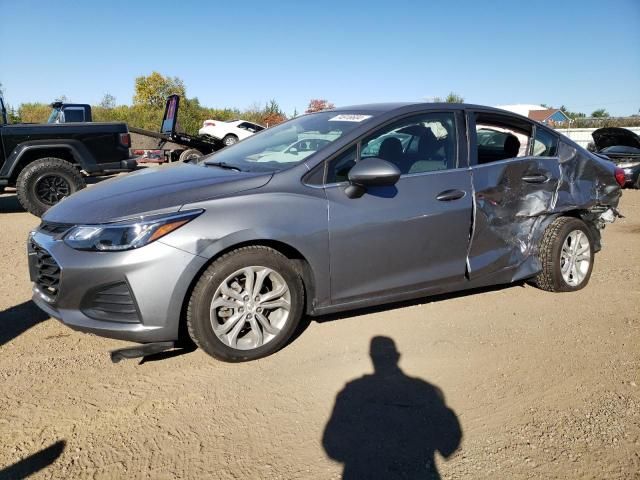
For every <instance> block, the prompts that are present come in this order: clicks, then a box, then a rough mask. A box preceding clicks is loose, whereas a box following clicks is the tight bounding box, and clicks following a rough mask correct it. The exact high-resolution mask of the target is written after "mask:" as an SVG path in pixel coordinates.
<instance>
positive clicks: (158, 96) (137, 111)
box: [0, 72, 640, 135]
mask: <svg viewBox="0 0 640 480" xmlns="http://www.w3.org/2000/svg"><path fill="white" fill-rule="evenodd" d="M0 94H2V84H1V83H0ZM174 94H177V95H180V97H181V102H180V112H179V116H178V122H179V127H180V129H181V131H183V132H186V133H190V134H192V135H195V134H197V133H198V130H199V129H200V128H201V127H202V123H203V122H204V121H205V120H207V119H214V120H221V121H229V120H234V119H239V118H242V119H244V120H248V121H251V122H255V123H259V124H261V125H264V126H273V125H277V124H278V123H281V122H283V121H285V120H287V119H288V118H291V117H295V116H297V115H298V112H297V111H294V112H293V113H292V114H291V115H287V114H286V113H285V112H284V111H283V110H282V108H281V107H280V105H279V104H278V102H277V101H276V100H275V99H272V100H269V101H268V102H266V103H265V104H264V105H261V104H253V105H251V106H249V107H248V108H245V109H243V110H241V109H238V108H210V107H205V106H203V105H201V104H200V101H199V100H198V98H196V97H192V98H189V97H188V96H187V89H186V86H185V84H184V82H183V81H182V80H181V79H180V78H178V77H170V76H164V75H162V74H160V73H158V72H152V73H151V74H150V75H146V76H144V75H143V76H140V77H137V78H136V79H135V85H134V95H133V99H132V104H131V105H118V104H117V103H116V99H115V97H114V96H113V95H111V94H109V93H106V94H105V95H104V97H103V98H102V101H100V103H99V104H98V105H92V107H91V109H92V112H93V120H94V121H96V122H126V123H127V124H129V125H130V126H133V127H138V128H144V129H146V130H153V131H155V130H158V128H159V126H160V122H161V121H162V115H163V113H164V105H165V101H166V98H167V97H168V96H169V95H174ZM55 100H56V101H68V99H67V98H66V97H65V96H64V95H62V96H60V97H58V98H57V99H55ZM427 101H430V102H444V103H463V102H464V97H462V96H461V95H459V94H457V93H455V92H451V93H449V94H448V95H447V96H446V97H432V98H429V99H427ZM542 106H544V107H547V108H552V107H549V106H548V105H545V104H542ZM332 108H334V105H333V103H331V102H329V101H328V100H326V99H312V100H310V101H309V105H308V106H307V109H306V110H305V113H312V112H317V111H321V110H328V109H332ZM560 110H562V111H563V112H564V113H565V114H566V115H567V116H568V117H569V118H571V126H572V127H604V126H621V127H622V126H634V125H640V116H639V115H632V116H631V117H626V118H612V117H610V115H609V113H608V112H607V111H606V110H605V109H603V108H600V109H597V110H594V111H593V112H592V113H591V115H590V117H587V115H586V114H585V113H582V112H572V111H569V110H568V109H567V108H566V107H565V106H564V105H562V106H561V107H560ZM50 112H51V107H50V105H49V104H46V103H23V104H21V105H20V106H19V107H17V108H13V107H8V114H9V115H8V116H9V122H10V123H20V122H24V123H42V122H46V121H47V118H48V117H49V114H50ZM563 126H566V125H563Z"/></svg>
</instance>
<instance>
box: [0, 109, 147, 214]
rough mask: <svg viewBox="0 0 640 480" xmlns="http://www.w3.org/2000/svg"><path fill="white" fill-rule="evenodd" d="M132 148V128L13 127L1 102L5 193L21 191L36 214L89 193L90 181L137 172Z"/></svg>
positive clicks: (0, 182) (0, 172)
mask: <svg viewBox="0 0 640 480" xmlns="http://www.w3.org/2000/svg"><path fill="white" fill-rule="evenodd" d="M130 147H131V137H130V136H129V130H128V128H127V124H126V123H86V122H82V121H80V122H78V121H76V122H73V123H69V122H65V123H49V124H27V123H23V124H15V125H9V124H8V122H7V111H6V108H5V105H4V102H3V99H2V97H0V193H2V191H3V190H4V189H5V187H15V188H16V193H17V195H18V201H19V202H20V204H21V205H22V206H23V207H24V208H25V209H26V210H28V211H29V212H31V213H32V214H34V215H37V216H40V215H42V214H43V213H44V212H45V211H46V210H47V209H48V208H49V207H51V206H52V205H55V204H56V203H58V202H59V201H60V200H62V199H63V198H64V197H67V196H69V195H71V194H72V193H74V192H76V191H77V190H80V189H82V188H84V187H85V181H84V176H97V175H107V174H111V173H117V172H126V171H130V170H134V169H135V168H136V166H137V162H136V159H135V158H131V153H130V150H129V148H130Z"/></svg>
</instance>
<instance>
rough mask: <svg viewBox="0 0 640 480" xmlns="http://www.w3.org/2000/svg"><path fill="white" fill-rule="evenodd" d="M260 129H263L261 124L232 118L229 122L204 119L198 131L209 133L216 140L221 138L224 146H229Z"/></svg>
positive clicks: (203, 133) (204, 133) (201, 133)
mask: <svg viewBox="0 0 640 480" xmlns="http://www.w3.org/2000/svg"><path fill="white" fill-rule="evenodd" d="M260 130H264V127H263V126H262V125H258V124H257V123H253V122H247V121H246V120H232V121H230V122H222V121H220V120H205V121H204V123H203V124H202V128H201V129H200V130H199V131H198V133H199V134H200V135H209V136H211V137H213V138H215V139H216V140H221V141H222V143H224V144H225V146H229V145H233V144H234V143H236V142H238V141H239V140H242V139H243V138H247V137H250V136H251V135H253V134H254V133H257V132H259V131H260Z"/></svg>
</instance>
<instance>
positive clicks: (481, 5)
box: [0, 0, 640, 115]
mask: <svg viewBox="0 0 640 480" xmlns="http://www.w3.org/2000/svg"><path fill="white" fill-rule="evenodd" d="M0 19H1V22H0V82H1V83H2V84H3V87H4V90H5V99H6V101H7V102H8V103H9V104H12V105H17V104H19V103H22V102H29V101H42V102H50V101H51V100H53V99H54V98H55V97H57V96H60V95H62V94H64V95H66V96H67V97H68V98H70V99H71V100H73V101H76V102H82V103H85V102H86V103H97V102H99V101H100V99H101V98H102V96H103V95H104V94H105V93H107V92H108V93H111V94H112V95H114V96H115V97H116V99H117V102H118V103H125V104H128V103H131V98H132V96H133V85H134V78H135V77H136V76H140V75H146V74H149V73H151V72H152V71H153V70H157V71H159V72H160V73H162V74H164V75H171V76H174V75H175V76H178V77H180V78H182V79H183V80H184V82H185V84H186V86H187V94H188V96H190V97H194V96H195V97H198V98H199V99H200V102H201V103H202V104H203V105H206V106H212V107H214V106H215V107H225V106H235V107H239V108H244V107H247V106H249V105H251V104H252V103H254V102H261V103H262V102H265V101H267V100H269V99H270V98H275V99H276V100H277V101H278V102H279V103H280V105H281V106H282V107H283V108H284V110H285V111H286V112H287V113H291V112H293V110H294V108H297V110H298V111H302V110H304V109H305V107H306V105H307V103H308V102H309V99H311V98H327V99H329V100H330V101H332V102H334V103H335V104H336V105H347V104H357V103H365V102H379V101H396V100H407V101H416V100H422V99H424V98H427V97H433V96H445V95H446V94H447V93H448V92H450V91H455V92H457V93H459V94H460V95H462V96H463V97H464V98H465V99H466V101H467V102H470V103H480V104H486V105H496V104H505V103H547V104H550V105H554V106H559V105H561V104H564V105H566V106H567V107H568V108H570V109H571V110H576V111H584V112H586V113H590V112H591V111H593V110H595V109H596V108H598V107H604V108H607V110H608V111H609V112H610V113H611V114H614V115H628V114H632V113H637V112H638V110H639V109H640V0H598V1H591V0H567V1H558V0H555V1H547V0H541V1H536V2H521V1H518V0H510V1H502V0H498V1H489V2H479V1H455V0H449V1H426V0H422V1H420V0H416V1H404V0H395V1H389V0H385V1H377V0H368V1H357V2H356V1H347V0H342V1H334V0H323V1H315V2H312V1H304V0H298V1H277V2H276V1H266V0H263V1H253V0H244V1H241V0H236V1H234V2H220V1H215V0H213V1H207V2H195V1H194V2H191V1H187V0H182V1H181V2H169V1H163V0H155V1H146V0H144V1H143V0H140V1H119V0H109V1H105V2H94V1H85V2H80V1H76V2H72V1H67V0H56V1H29V0H20V1H17V0H0Z"/></svg>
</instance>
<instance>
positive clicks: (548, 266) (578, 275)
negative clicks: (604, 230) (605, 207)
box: [534, 217, 595, 292]
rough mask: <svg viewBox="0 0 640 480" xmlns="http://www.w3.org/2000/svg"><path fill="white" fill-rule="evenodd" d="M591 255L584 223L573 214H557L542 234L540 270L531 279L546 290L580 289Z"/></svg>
mask: <svg viewBox="0 0 640 480" xmlns="http://www.w3.org/2000/svg"><path fill="white" fill-rule="evenodd" d="M594 255H595V252H594V251H593V242H592V240H591V234H590V232H589V230H588V228H587V226H586V225H585V223H584V222H583V221H582V220H579V219H577V218H572V217H560V218H557V219H556V220H554V221H553V222H552V223H551V225H549V226H548V227H547V229H546V230H545V232H544V235H543V237H542V242H541V243H540V252H539V256H540V262H541V264H542V271H541V272H540V273H539V274H538V275H537V276H536V277H535V279H534V283H535V285H536V286H537V287H538V288H541V289H542V290H547V291H549V292H572V291H576V290H580V289H581V288H584V287H585V286H586V285H587V283H589V279H590V278H591V271H592V270H593V260H594Z"/></svg>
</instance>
